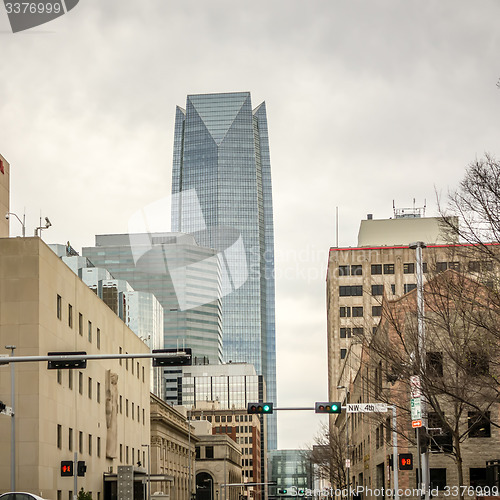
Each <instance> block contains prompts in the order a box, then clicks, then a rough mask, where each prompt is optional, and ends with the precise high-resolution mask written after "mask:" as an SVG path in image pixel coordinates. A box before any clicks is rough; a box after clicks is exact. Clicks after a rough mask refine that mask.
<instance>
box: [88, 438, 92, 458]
mask: <svg viewBox="0 0 500 500" xmlns="http://www.w3.org/2000/svg"><path fill="white" fill-rule="evenodd" d="M89 455H92V434H89Z"/></svg>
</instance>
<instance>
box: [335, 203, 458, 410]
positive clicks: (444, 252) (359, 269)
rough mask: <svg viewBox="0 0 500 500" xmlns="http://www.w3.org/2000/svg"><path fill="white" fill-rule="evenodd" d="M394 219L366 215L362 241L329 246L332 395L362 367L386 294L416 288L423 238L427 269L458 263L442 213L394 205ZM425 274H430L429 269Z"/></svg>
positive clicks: (337, 396) (339, 395) (340, 392)
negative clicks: (417, 252)
mask: <svg viewBox="0 0 500 500" xmlns="http://www.w3.org/2000/svg"><path fill="white" fill-rule="evenodd" d="M394 215H395V217H394V218H393V219H378V220H376V219H373V217H372V215H371V214H369V215H368V218H367V219H366V220H363V221H361V225H360V229H359V234H358V246H357V247H347V248H337V247H333V248H330V255H329V259H328V274H327V330H328V383H329V397H330V401H337V400H340V399H342V397H343V396H344V391H343V389H338V387H339V386H345V387H348V386H349V383H350V381H351V379H352V378H353V377H354V375H355V374H356V372H357V370H358V368H359V359H360V355H361V347H362V343H361V342H360V340H361V339H363V338H366V336H369V335H370V332H373V331H374V329H375V328H376V327H377V325H378V323H379V321H380V318H381V315H382V298H383V296H384V295H385V296H386V297H387V298H388V299H395V298H397V297H401V296H402V295H404V294H406V293H408V292H410V291H411V290H413V289H414V288H416V286H417V285H416V283H417V278H416V274H415V273H416V261H415V250H413V249H410V248H409V245H410V243H412V242H414V241H423V242H425V243H426V245H427V248H425V249H424V251H423V258H424V271H425V272H426V270H427V264H429V268H430V269H434V268H435V269H437V270H441V271H442V270H445V269H448V268H454V269H459V267H460V262H459V260H460V259H459V258H458V256H453V248H454V247H455V245H456V243H457V241H456V239H455V241H451V242H450V240H449V235H448V234H446V232H445V231H444V229H443V227H442V225H441V224H440V219H439V218H437V217H424V216H423V215H424V213H423V210H422V209H399V210H395V213H394ZM424 276H426V274H425V275H424Z"/></svg>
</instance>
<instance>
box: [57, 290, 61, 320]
mask: <svg viewBox="0 0 500 500" xmlns="http://www.w3.org/2000/svg"><path fill="white" fill-rule="evenodd" d="M61 318H62V298H61V296H60V295H58V296H57V319H61Z"/></svg>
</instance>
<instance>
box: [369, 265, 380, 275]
mask: <svg viewBox="0 0 500 500" xmlns="http://www.w3.org/2000/svg"><path fill="white" fill-rule="evenodd" d="M371 271H372V274H382V264H372V269H371Z"/></svg>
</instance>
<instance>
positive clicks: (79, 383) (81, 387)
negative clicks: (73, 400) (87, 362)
mask: <svg viewBox="0 0 500 500" xmlns="http://www.w3.org/2000/svg"><path fill="white" fill-rule="evenodd" d="M78 392H79V393H80V394H83V373H82V372H78Z"/></svg>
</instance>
